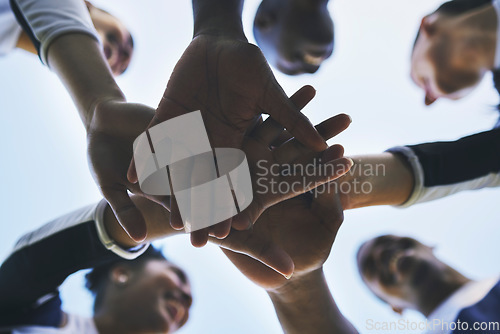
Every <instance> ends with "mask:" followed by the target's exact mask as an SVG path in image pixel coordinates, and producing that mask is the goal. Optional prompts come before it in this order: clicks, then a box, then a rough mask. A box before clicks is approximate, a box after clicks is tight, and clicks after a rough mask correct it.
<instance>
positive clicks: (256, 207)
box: [231, 196, 265, 231]
mask: <svg viewBox="0 0 500 334" xmlns="http://www.w3.org/2000/svg"><path fill="white" fill-rule="evenodd" d="M264 209H265V208H263V207H262V206H261V205H260V202H259V200H258V197H257V196H255V197H254V200H253V201H252V203H250V205H249V206H248V207H247V208H246V209H245V210H243V211H241V212H240V213H238V214H237V215H236V216H234V217H233V218H232V225H231V226H232V227H233V228H234V229H235V230H238V231H245V230H248V229H250V228H251V227H252V226H253V224H254V223H255V222H256V221H257V219H258V218H259V217H260V215H261V214H262V212H264Z"/></svg>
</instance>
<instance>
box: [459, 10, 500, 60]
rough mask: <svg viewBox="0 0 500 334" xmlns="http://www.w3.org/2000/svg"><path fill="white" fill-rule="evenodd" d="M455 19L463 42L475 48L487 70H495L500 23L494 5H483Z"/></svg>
mask: <svg viewBox="0 0 500 334" xmlns="http://www.w3.org/2000/svg"><path fill="white" fill-rule="evenodd" d="M454 20H455V22H454V23H455V24H454V25H455V29H454V30H455V32H456V34H457V35H458V36H459V38H460V40H461V41H462V43H464V45H467V46H468V47H470V48H472V49H473V50H474V52H475V53H476V54H477V57H478V58H477V59H478V62H479V63H480V64H481V66H482V67H483V68H484V69H485V70H493V69H494V67H495V56H496V48H497V39H498V36H497V27H498V24H499V22H498V15H497V12H496V10H495V8H494V7H493V6H492V5H487V6H483V7H480V8H479V9H477V10H473V11H470V12H468V13H466V14H464V15H461V16H459V17H457V18H456V19H454Z"/></svg>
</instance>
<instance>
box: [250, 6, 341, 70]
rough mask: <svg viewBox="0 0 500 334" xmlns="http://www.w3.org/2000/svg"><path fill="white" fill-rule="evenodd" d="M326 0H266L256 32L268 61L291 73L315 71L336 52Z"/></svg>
mask: <svg viewBox="0 0 500 334" xmlns="http://www.w3.org/2000/svg"><path fill="white" fill-rule="evenodd" d="M327 4H328V2H327V1H320V0H318V1H311V2H309V3H308V2H307V1H301V0H263V1H262V3H261V5H260V7H259V10H258V12H257V14H256V16H255V21H254V35H255V39H256V40H257V44H258V45H259V47H260V48H261V50H262V52H263V53H264V55H265V57H266V59H267V60H268V62H269V63H270V64H271V65H273V66H274V67H275V68H277V69H278V70H279V71H281V72H283V73H285V74H288V75H297V74H302V73H315V72H316V71H317V70H318V69H319V67H320V66H321V64H322V63H323V61H324V60H325V59H327V58H329V57H330V56H331V54H332V51H333V22H332V19H331V17H330V13H329V12H328V8H327Z"/></svg>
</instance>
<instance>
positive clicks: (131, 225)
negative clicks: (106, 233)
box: [102, 188, 147, 242]
mask: <svg viewBox="0 0 500 334" xmlns="http://www.w3.org/2000/svg"><path fill="white" fill-rule="evenodd" d="M102 194H103V195H104V197H105V198H106V200H107V201H108V203H109V205H110V206H111V209H112V210H113V212H114V214H115V216H116V218H117V219H118V222H119V223H120V225H121V226H122V227H123V229H124V230H125V232H127V234H128V235H129V236H130V238H132V239H133V240H134V241H136V242H142V241H144V240H145V239H146V236H147V229H146V222H145V221H144V217H143V216H142V213H141V212H140V211H139V209H137V207H136V206H135V204H134V202H132V200H131V199H130V197H129V195H128V193H127V189H126V188H123V189H110V188H104V189H102Z"/></svg>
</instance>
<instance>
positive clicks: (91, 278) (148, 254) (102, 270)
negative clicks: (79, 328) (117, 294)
mask: <svg viewBox="0 0 500 334" xmlns="http://www.w3.org/2000/svg"><path fill="white" fill-rule="evenodd" d="M150 260H164V261H168V260H167V258H166V257H165V256H164V255H163V254H162V252H161V251H160V250H158V249H156V248H155V247H153V246H149V247H148V249H147V250H146V251H145V252H144V253H143V254H141V255H140V256H139V257H137V258H136V259H134V260H125V259H123V258H119V257H115V258H114V259H113V260H111V261H108V262H106V263H104V264H101V265H98V266H96V267H94V268H93V269H92V270H91V271H90V272H89V273H88V274H87V275H85V287H86V288H87V289H89V290H90V292H92V294H93V295H94V296H95V300H94V312H95V311H97V310H98V309H99V307H100V306H101V303H102V297H103V295H104V291H105V289H106V283H107V281H108V276H109V273H110V271H111V270H112V269H113V268H114V267H115V266H116V265H119V264H125V265H127V266H130V267H131V268H133V269H134V270H140V269H142V267H143V266H144V265H145V264H146V263H147V262H148V261H150Z"/></svg>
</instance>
